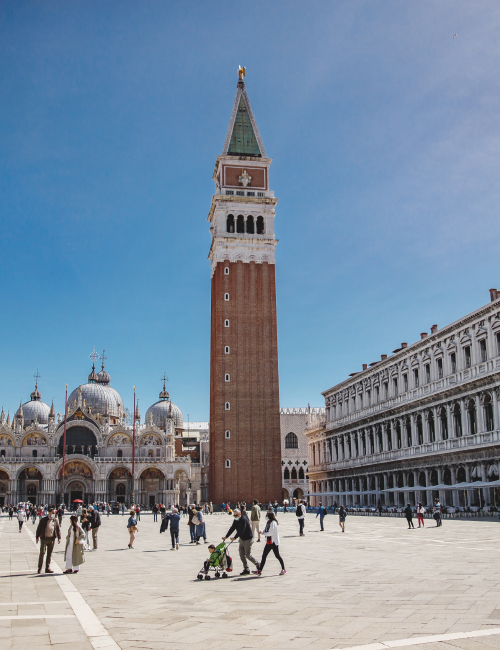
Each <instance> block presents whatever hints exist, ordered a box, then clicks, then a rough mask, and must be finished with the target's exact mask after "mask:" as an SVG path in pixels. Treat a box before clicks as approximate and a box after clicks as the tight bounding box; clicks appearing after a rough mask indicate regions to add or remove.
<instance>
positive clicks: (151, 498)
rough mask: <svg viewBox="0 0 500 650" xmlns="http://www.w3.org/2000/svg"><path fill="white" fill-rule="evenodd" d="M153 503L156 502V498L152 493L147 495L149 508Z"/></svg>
mask: <svg viewBox="0 0 500 650" xmlns="http://www.w3.org/2000/svg"><path fill="white" fill-rule="evenodd" d="M155 503H156V499H155V496H154V494H150V495H149V509H150V510H151V508H152V507H153V506H154V504H155Z"/></svg>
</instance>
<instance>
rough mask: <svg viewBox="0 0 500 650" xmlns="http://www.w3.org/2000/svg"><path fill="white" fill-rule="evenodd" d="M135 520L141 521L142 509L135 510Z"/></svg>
mask: <svg viewBox="0 0 500 650" xmlns="http://www.w3.org/2000/svg"><path fill="white" fill-rule="evenodd" d="M135 518H136V519H137V521H141V509H140V507H139V506H137V507H136V509H135Z"/></svg>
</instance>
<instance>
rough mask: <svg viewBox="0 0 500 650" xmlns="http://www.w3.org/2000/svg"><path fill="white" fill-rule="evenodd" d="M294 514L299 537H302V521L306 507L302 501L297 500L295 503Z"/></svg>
mask: <svg viewBox="0 0 500 650" xmlns="http://www.w3.org/2000/svg"><path fill="white" fill-rule="evenodd" d="M295 514H296V515H297V521H298V522H299V537H304V522H305V517H306V507H305V505H304V502H303V501H299V502H298V503H297V507H296V509H295Z"/></svg>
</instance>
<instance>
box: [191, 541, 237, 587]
mask: <svg viewBox="0 0 500 650" xmlns="http://www.w3.org/2000/svg"><path fill="white" fill-rule="evenodd" d="M231 544H232V542H230V543H229V544H227V545H226V544H225V543H224V542H222V543H221V544H219V545H218V546H217V547H216V546H215V545H214V544H210V546H209V547H208V550H209V551H210V557H209V558H208V560H205V562H204V563H203V569H201V571H200V572H199V573H198V576H197V577H198V580H203V578H205V580H210V578H211V577H212V576H211V575H210V573H209V572H210V571H215V577H216V578H221V577H222V578H227V574H228V573H229V572H231V571H232V570H233V560H232V559H231V558H230V557H229V554H228V552H227V549H228V547H229V546H231Z"/></svg>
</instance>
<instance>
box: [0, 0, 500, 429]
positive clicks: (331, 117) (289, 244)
mask: <svg viewBox="0 0 500 650" xmlns="http://www.w3.org/2000/svg"><path fill="white" fill-rule="evenodd" d="M499 27H500V5H499V4H498V2H482V1H481V0H476V1H475V2H474V3H471V2H469V1H467V2H465V1H463V2H461V1H457V0H453V1H447V0H439V2H438V1H434V2H425V1H421V2H418V3H408V2H401V1H398V2H391V1H390V0H379V1H378V2H377V1H373V0H371V1H367V2H363V1H361V0H360V1H355V0H345V1H335V2H334V1H333V0H330V1H328V2H327V1H317V2H316V1H314V0H311V1H309V2H303V1H295V0H287V1H286V2H285V1H284V2H279V1H277V0H274V1H273V2H269V0H266V1H263V2H260V1H254V2H252V3H249V4H248V5H235V4H234V2H228V1H225V0H222V1H219V2H217V3H215V2H202V1H201V0H199V1H191V2H159V1H157V2H151V1H149V2H148V1H141V2H139V1H136V2H129V1H127V0H119V1H117V0H116V1H113V0H110V1H108V2H106V3H102V2H97V1H92V0H85V1H77V0H72V2H66V1H64V2H50V1H49V2H24V1H23V0H16V2H3V3H1V4H0V210H1V213H0V214H1V221H0V223H1V231H0V233H1V242H2V247H1V254H0V288H1V292H0V295H1V304H2V318H1V321H0V340H1V342H2V345H1V373H0V405H1V404H3V405H4V407H5V409H6V410H7V409H10V410H11V413H12V412H13V410H15V409H16V408H17V405H18V404H19V400H20V399H21V398H22V399H23V401H26V400H27V399H29V393H30V391H31V390H32V388H33V379H32V375H33V373H34V372H35V371H36V369H37V368H38V369H39V371H40V374H41V375H42V378H41V380H40V390H41V392H42V394H43V399H44V401H47V402H49V403H50V400H51V398H52V397H54V398H55V402H56V408H57V410H59V411H61V410H62V409H63V408H64V386H65V384H66V383H68V384H69V390H72V389H73V388H75V387H76V386H77V385H78V384H80V383H84V382H85V381H86V377H87V375H88V373H89V371H90V366H91V362H90V361H89V359H88V355H89V354H90V352H91V351H92V349H93V347H94V345H95V346H96V348H97V349H102V348H105V349H106V354H107V355H108V357H109V358H108V361H107V366H106V369H107V370H108V371H109V373H110V375H111V379H112V382H111V383H112V385H113V386H114V387H115V388H116V389H117V390H118V391H119V392H120V393H121V395H122V397H123V399H124V401H125V404H126V405H128V406H129V407H130V406H131V401H132V396H133V390H132V386H133V385H134V384H135V385H137V394H138V397H139V399H140V408H141V411H142V414H143V415H144V412H145V411H146V409H147V407H148V406H149V405H150V404H151V403H153V402H154V401H156V399H157V394H158V392H159V390H160V389H161V386H160V381H159V379H160V377H161V375H162V374H163V372H164V371H165V372H166V373H167V375H168V376H169V378H170V381H169V385H168V388H169V390H170V392H171V397H172V400H173V401H174V402H175V403H176V404H178V405H179V406H180V407H181V409H182V410H183V412H184V416H185V418H186V419H187V414H188V413H189V417H190V419H191V420H205V419H208V414H209V334H210V266H209V262H208V260H207V254H208V250H209V245H210V239H209V228H208V223H207V222H206V216H207V213H208V210H209V207H210V201H211V196H212V193H213V183H212V181H211V176H212V171H213V166H214V163H215V159H216V156H217V154H219V153H220V151H221V149H222V145H223V142H224V136H225V133H226V129H227V125H228V121H229V116H230V112H231V108H232V104H233V101H234V95H235V92H236V82H237V74H236V70H237V68H238V65H239V64H241V65H244V66H246V68H247V78H246V84H247V86H246V87H247V91H248V94H249V97H250V101H251V103H252V108H253V111H254V114H255V117H256V119H257V123H258V125H259V129H260V133H261V136H262V138H263V141H264V144H265V147H266V150H267V152H268V155H269V156H270V157H272V158H273V159H274V162H273V164H272V167H271V176H270V179H271V187H272V189H274V190H275V192H276V196H277V197H279V199H280V201H279V204H278V207H277V217H276V235H277V237H278V239H279V240H280V242H279V244H278V249H277V266H276V272H277V292H278V345H279V363H280V393H281V404H282V406H305V405H307V403H311V405H315V406H317V405H322V397H321V394H320V393H321V391H322V390H326V389H327V388H329V387H330V386H332V385H334V384H335V383H337V382H339V381H341V380H343V379H345V378H346V376H347V375H348V374H349V373H351V372H353V371H356V370H360V369H361V365H362V363H370V362H372V361H375V360H377V359H379V358H380V354H383V353H386V354H387V353H390V352H391V351H392V350H393V349H395V348H397V347H399V345H400V343H401V342H402V341H406V342H408V343H412V342H414V341H415V340H417V339H418V338H419V334H420V332H428V331H429V329H430V326H431V325H432V324H433V323H437V324H438V325H439V326H440V327H441V326H444V325H446V324H447V323H449V322H452V321H453V320H455V319H457V318H459V317H460V316H462V315H464V314H466V313H468V312H470V311H473V310H474V309H476V308H478V307H480V306H481V305H483V304H485V303H487V302H488V300H489V295H488V289H489V288H490V287H498V288H500V274H499V269H498V241H499V240H498V237H499V231H500V220H499V218H498V211H499V205H500V197H499V182H498V179H499V171H500V169H499V150H500V137H499V117H498V106H499V103H500V92H499V91H500V88H499V85H500V77H499V74H498V70H499V69H500V41H499V39H498V33H499ZM455 33H456V34H457V36H456V38H453V34H455Z"/></svg>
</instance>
